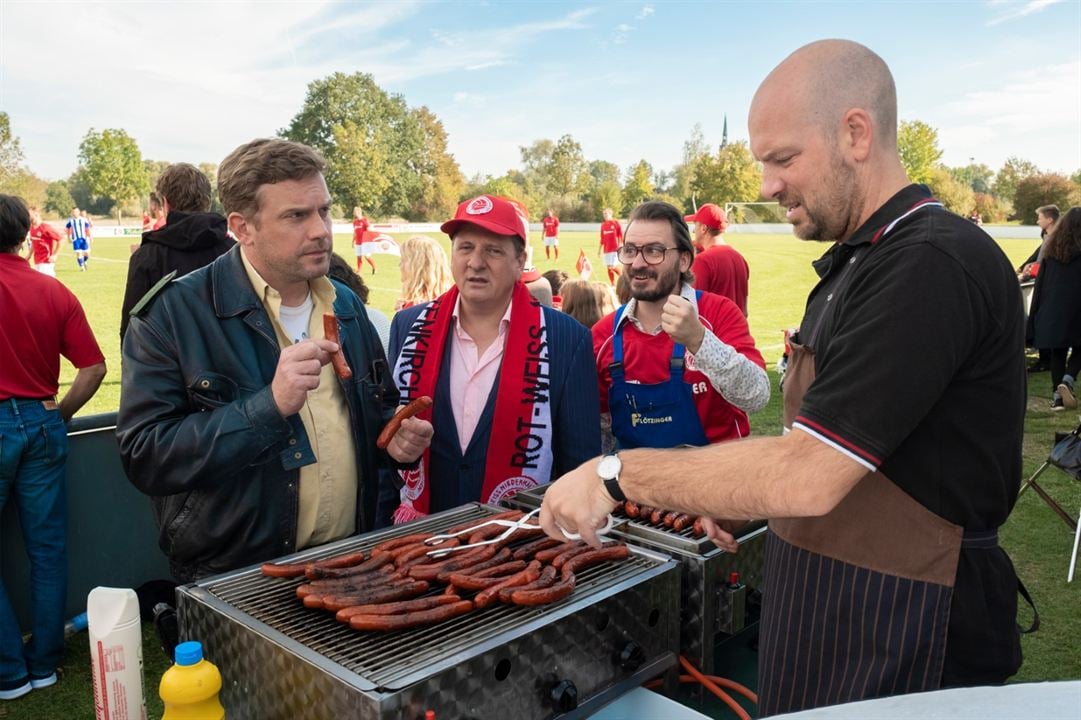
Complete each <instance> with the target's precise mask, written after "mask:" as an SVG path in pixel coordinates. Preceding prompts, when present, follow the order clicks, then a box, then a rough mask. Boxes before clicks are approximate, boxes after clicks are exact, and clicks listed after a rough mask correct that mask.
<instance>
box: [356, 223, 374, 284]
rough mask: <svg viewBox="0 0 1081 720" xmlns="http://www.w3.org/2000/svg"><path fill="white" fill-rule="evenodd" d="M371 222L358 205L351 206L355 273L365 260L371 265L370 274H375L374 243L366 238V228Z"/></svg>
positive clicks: (359, 269)
mask: <svg viewBox="0 0 1081 720" xmlns="http://www.w3.org/2000/svg"><path fill="white" fill-rule="evenodd" d="M369 227H371V223H370V222H368V218H366V217H364V211H363V210H361V209H360V208H359V207H355V208H353V250H354V251H355V252H356V254H357V273H358V274H359V273H360V271H361V269H362V268H363V267H364V262H365V261H367V263H368V264H369V265H371V266H372V275H375V260H373V259H372V255H374V254H375V243H374V242H369V240H368V228H369Z"/></svg>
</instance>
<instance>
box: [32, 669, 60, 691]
mask: <svg viewBox="0 0 1081 720" xmlns="http://www.w3.org/2000/svg"><path fill="white" fill-rule="evenodd" d="M55 684H56V673H55V672H51V673H49V674H48V675H46V676H45V677H43V678H36V677H34V676H33V675H31V676H30V687H32V688H34V689H35V690H40V689H41V688H47V687H49V686H50V685H55Z"/></svg>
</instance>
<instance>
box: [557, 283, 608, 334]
mask: <svg viewBox="0 0 1081 720" xmlns="http://www.w3.org/2000/svg"><path fill="white" fill-rule="evenodd" d="M593 285H594V283H591V282H589V281H588V280H568V281H566V282H565V283H563V288H562V295H563V312H565V313H566V314H567V315H570V316H571V317H572V318H574V319H575V320H577V321H578V322H580V323H582V324H583V325H585V326H586V327H587V328H592V327H593V326H594V325H595V324H597V321H598V320H600V319H601V318H602V317H604V312H603V306H602V305H601V302H602V298H603V296H602V295H601V294H600V293H598V292H597V291H596V288H594V287H593Z"/></svg>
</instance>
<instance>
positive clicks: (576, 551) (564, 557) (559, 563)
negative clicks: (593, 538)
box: [552, 545, 593, 570]
mask: <svg viewBox="0 0 1081 720" xmlns="http://www.w3.org/2000/svg"><path fill="white" fill-rule="evenodd" d="M592 549H593V548H591V547H590V546H589V545H578V546H576V547H572V548H571V549H570V550H564V551H563V552H561V553H560V554H559V555H556V556H555V557H554V558H552V567H554V568H556V569H557V570H558V569H559V568H561V567H563V563H565V562H567V561H568V560H570V559H571V558H572V557H574V556H576V555H581V554H582V553H585V552H589V551H590V550H592Z"/></svg>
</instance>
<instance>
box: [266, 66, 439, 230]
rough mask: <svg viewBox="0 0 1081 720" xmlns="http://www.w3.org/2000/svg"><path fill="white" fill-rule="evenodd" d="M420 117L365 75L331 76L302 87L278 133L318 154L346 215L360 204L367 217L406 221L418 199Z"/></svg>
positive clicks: (420, 190)
mask: <svg viewBox="0 0 1081 720" xmlns="http://www.w3.org/2000/svg"><path fill="white" fill-rule="evenodd" d="M424 117H426V116H425V115H424V114H423V113H413V112H410V110H409V108H408V107H407V106H406V103H405V100H404V98H402V96H401V95H396V94H390V93H387V92H386V91H384V90H383V89H382V88H380V87H379V86H378V85H376V84H375V81H374V80H373V79H372V76H371V75H368V74H366V73H353V74H351V75H346V74H344V73H334V74H333V75H329V76H327V77H325V78H323V79H321V80H316V81H314V82H312V83H310V84H309V85H308V94H307V96H306V98H305V100H304V105H303V106H302V107H301V109H300V112H299V113H297V114H296V115H295V116H294V117H293V119H292V121H291V122H290V124H289V126H288V127H287V128H285V129H284V130H282V131H281V132H280V134H281V136H282V137H285V138H288V139H290V140H295V141H297V142H303V143H307V144H308V145H311V146H312V147H315V148H317V149H318V150H319V151H320V152H322V153H323V156H324V157H325V158H326V160H327V173H326V178H327V187H328V188H329V189H330V193H331V196H332V197H333V199H334V201H335V202H336V203H338V204H339V205H340V206H341V207H342V208H343V209H344V210H346V211H351V210H352V208H353V207H354V206H356V205H359V206H361V207H362V208H364V210H365V212H367V213H368V214H369V215H373V216H381V217H391V216H406V215H409V214H410V213H411V210H412V206H413V203H414V202H416V200H417V198H419V197H421V196H422V195H423V180H422V178H421V169H422V168H421V166H422V165H424V164H425V162H426V155H425V150H424V144H425V141H426V135H425V129H424V128H423V127H422V118H424ZM436 164H437V165H438V163H436Z"/></svg>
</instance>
